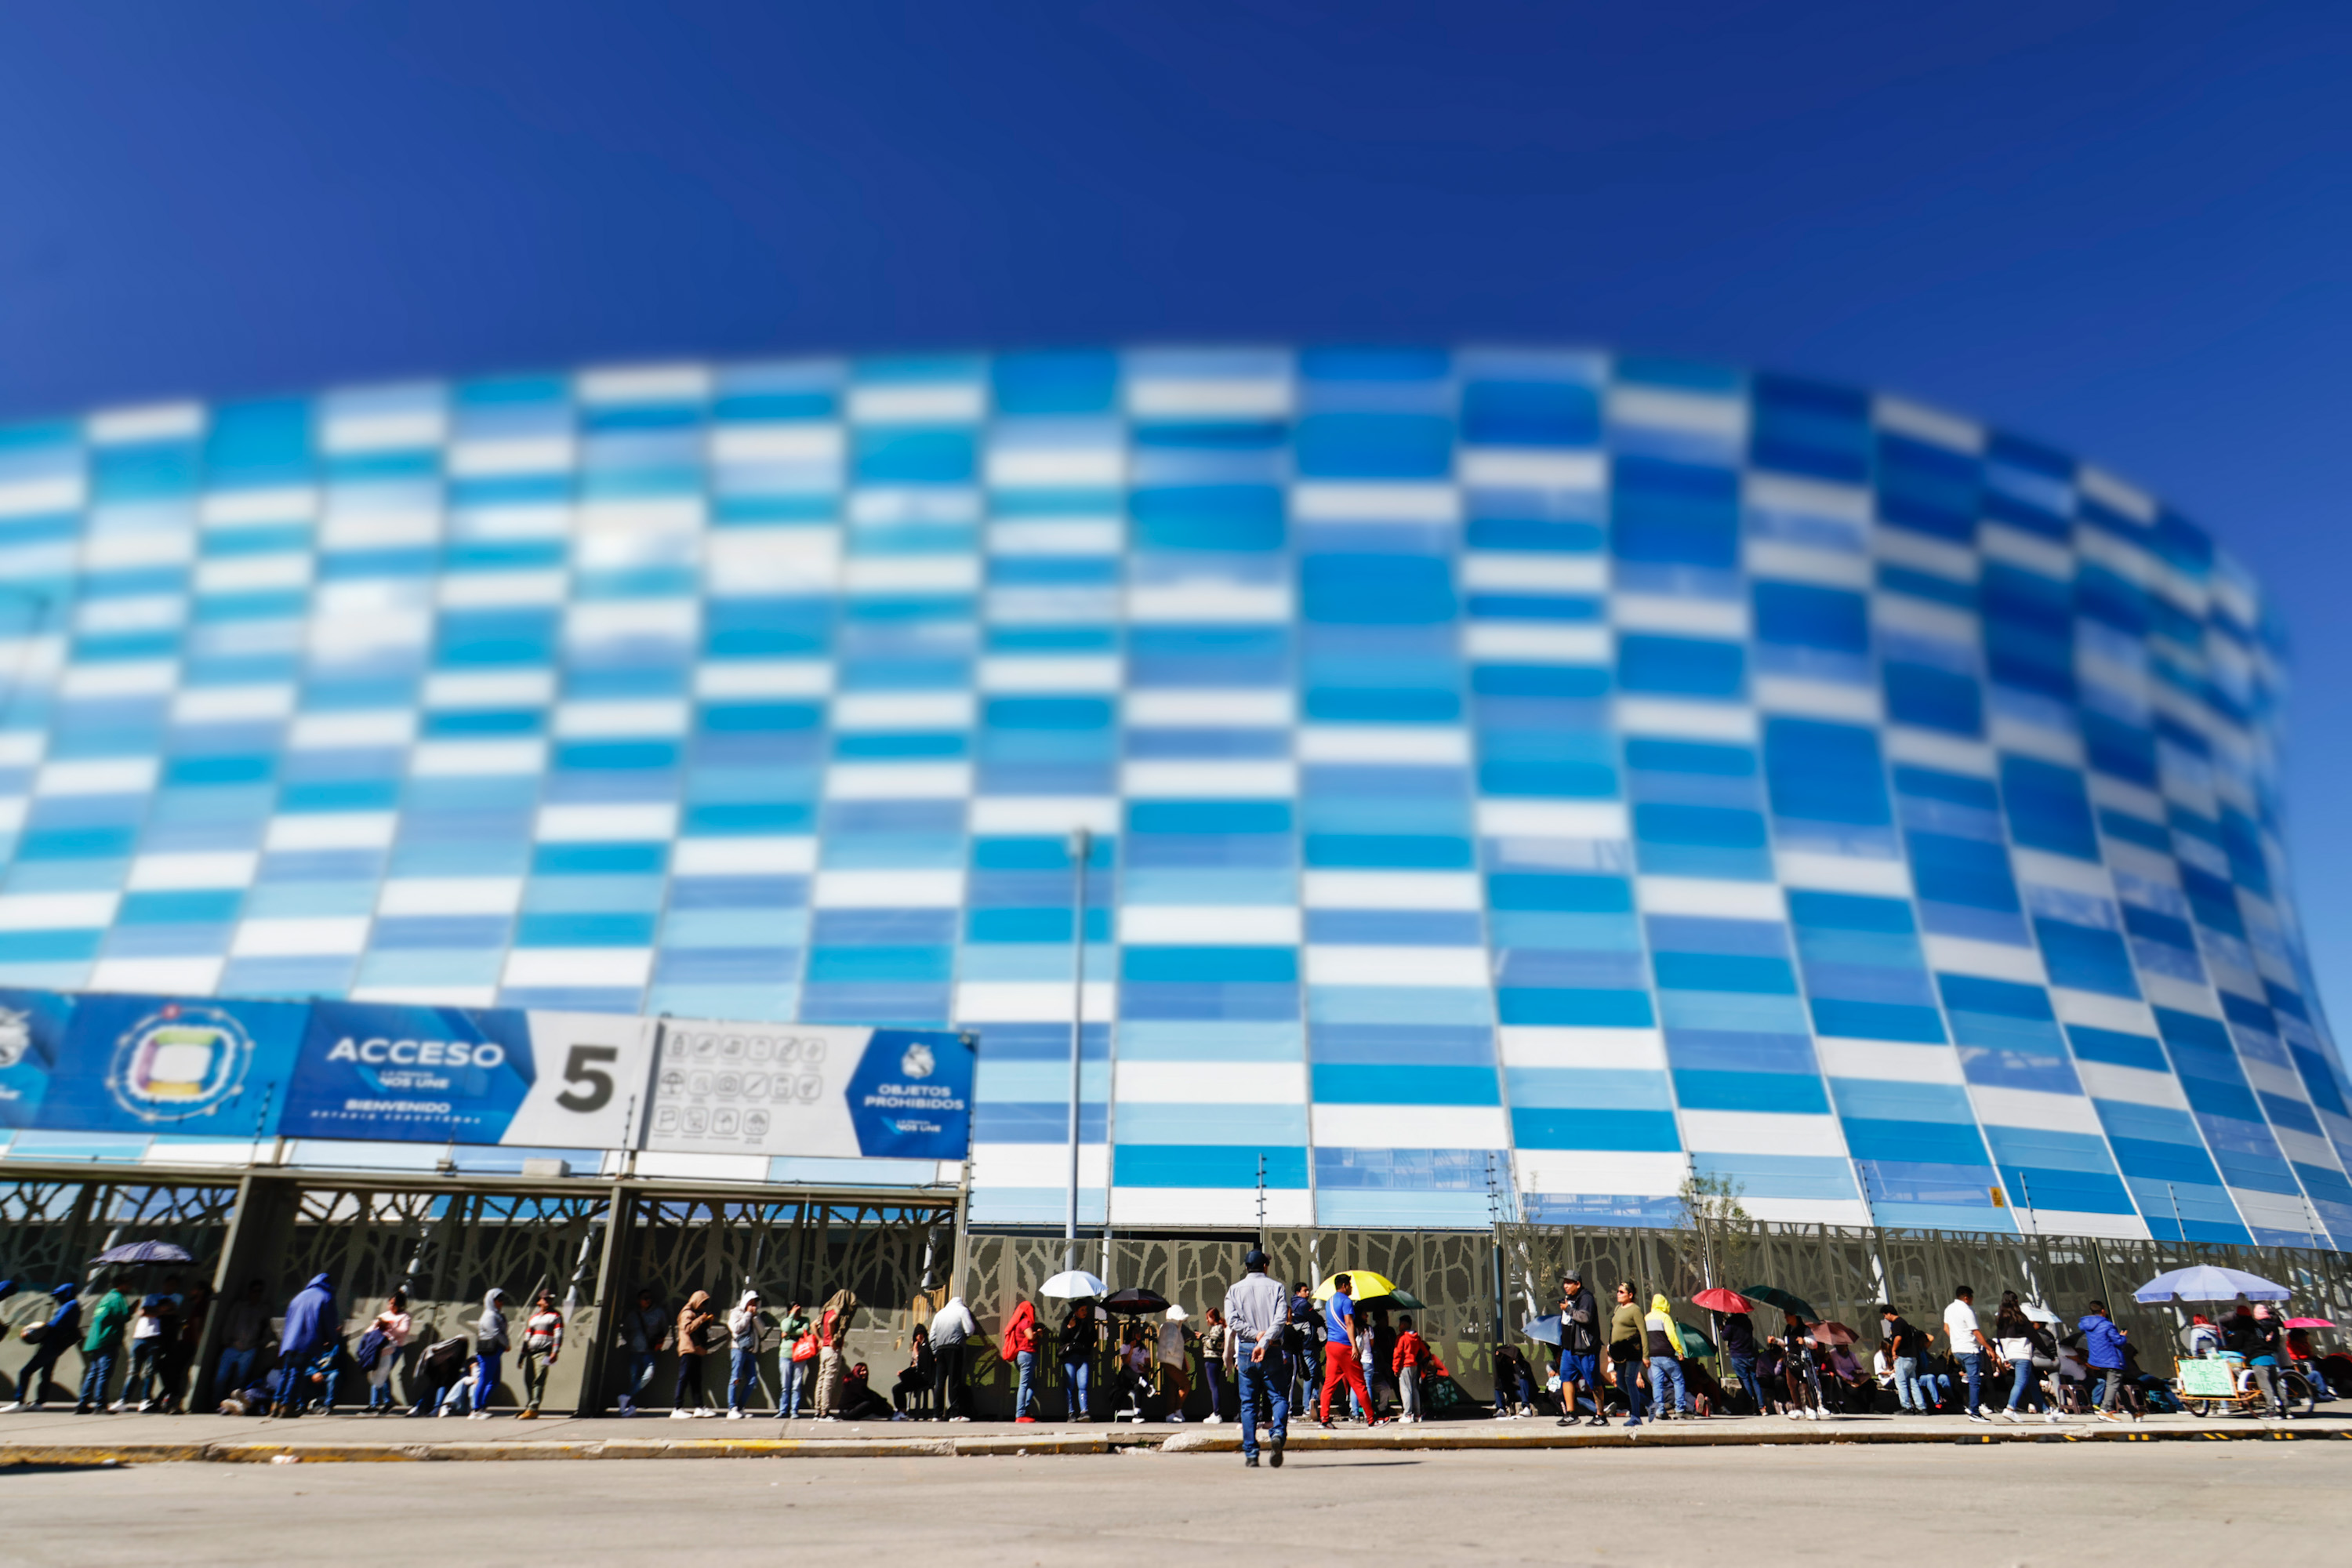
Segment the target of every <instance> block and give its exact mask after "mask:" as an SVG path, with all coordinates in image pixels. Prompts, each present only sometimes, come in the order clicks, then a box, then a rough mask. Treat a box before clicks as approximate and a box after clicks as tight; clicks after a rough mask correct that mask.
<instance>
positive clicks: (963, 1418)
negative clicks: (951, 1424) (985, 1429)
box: [948, 1415, 1184, 1421]
mask: <svg viewBox="0 0 2352 1568" xmlns="http://www.w3.org/2000/svg"><path fill="white" fill-rule="evenodd" d="M948 1419H949V1420H950V1421H969V1420H971V1416H969V1415H950V1416H949V1417H948ZM1176 1419H1177V1420H1179V1421H1181V1420H1182V1419H1184V1418H1183V1417H1182V1416H1181V1415H1179V1416H1178V1417H1176Z"/></svg>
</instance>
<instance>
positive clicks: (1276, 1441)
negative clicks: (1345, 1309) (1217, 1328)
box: [1225, 1247, 1290, 1470]
mask: <svg viewBox="0 0 2352 1568" xmlns="http://www.w3.org/2000/svg"><path fill="white" fill-rule="evenodd" d="M1242 1267H1243V1268H1245V1269H1247V1270H1248V1272H1247V1273H1245V1274H1244V1275H1243V1276H1242V1277H1241V1279H1238V1280H1236V1281H1234V1285H1233V1288H1232V1289H1228V1290H1227V1291H1226V1292H1225V1323H1226V1326H1227V1327H1229V1328H1231V1329H1232V1330H1233V1332H1232V1333H1230V1334H1227V1335H1226V1336H1225V1365H1226V1366H1227V1367H1229V1368H1230V1369H1232V1371H1233V1372H1234V1382H1235V1383H1236V1384H1239V1386H1240V1388H1241V1400H1242V1465H1243V1468H1245V1469H1252V1470H1255V1469H1256V1468H1257V1425H1258V1422H1259V1421H1260V1420H1261V1419H1263V1420H1264V1421H1265V1424H1266V1444H1267V1455H1266V1458H1267V1461H1268V1462H1269V1463H1271V1464H1272V1465H1273V1466H1274V1468H1276V1469H1277V1470H1278V1469H1280V1468H1282V1445H1283V1441H1284V1439H1285V1438H1286V1437H1287V1436H1288V1435H1289V1429H1290V1352H1289V1349H1288V1346H1287V1345H1286V1340H1287V1339H1288V1337H1289V1336H1288V1335H1287V1334H1286V1332H1285V1331H1284V1325H1285V1324H1286V1323H1287V1322H1288V1321H1289V1318H1290V1298H1289V1296H1288V1294H1287V1293H1286V1291H1285V1290H1284V1289H1283V1288H1282V1285H1281V1282H1280V1281H1278V1280H1274V1279H1267V1278H1266V1277H1265V1253H1263V1252H1261V1251H1259V1250H1258V1249H1257V1248H1256V1247H1251V1248H1250V1249H1249V1254H1248V1256H1246V1257H1244V1258H1243V1259H1242ZM1261 1412H1263V1415H1261Z"/></svg>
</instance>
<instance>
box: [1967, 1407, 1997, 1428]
mask: <svg viewBox="0 0 2352 1568" xmlns="http://www.w3.org/2000/svg"><path fill="white" fill-rule="evenodd" d="M1969 1420H1971V1421H1973V1422H1975V1423H1976V1424H1977V1425H1978V1426H1991V1425H1992V1422H1991V1421H1990V1419H1989V1418H1987V1417H1985V1416H1982V1415H1978V1414H1977V1413H1976V1412H1975V1411H1973V1410H1971V1411H1969Z"/></svg>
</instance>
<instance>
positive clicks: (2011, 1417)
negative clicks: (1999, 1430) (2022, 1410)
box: [2000, 1410, 2025, 1426]
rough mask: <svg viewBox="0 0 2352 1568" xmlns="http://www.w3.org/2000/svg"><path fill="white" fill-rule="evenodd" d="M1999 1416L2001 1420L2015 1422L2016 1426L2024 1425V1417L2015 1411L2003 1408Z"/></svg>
mask: <svg viewBox="0 0 2352 1568" xmlns="http://www.w3.org/2000/svg"><path fill="white" fill-rule="evenodd" d="M2000 1416H2001V1419H2002V1420H2004V1421H2011V1422H2014V1423H2016V1424H2017V1425H2018V1426H2024V1425H2025V1417H2024V1416H2022V1415H2019V1414H2018V1413H2017V1412H2016V1411H2014V1410H2003V1411H2002V1412H2001V1413H2000Z"/></svg>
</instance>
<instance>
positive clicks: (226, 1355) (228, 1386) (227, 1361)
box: [213, 1349, 261, 1399]
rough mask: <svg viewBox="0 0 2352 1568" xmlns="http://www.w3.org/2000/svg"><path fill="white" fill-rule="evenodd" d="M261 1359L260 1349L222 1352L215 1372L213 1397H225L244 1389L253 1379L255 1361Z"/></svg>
mask: <svg viewBox="0 0 2352 1568" xmlns="http://www.w3.org/2000/svg"><path fill="white" fill-rule="evenodd" d="M260 1359H261V1352H260V1351H259V1350H258V1349H255V1350H249V1351H239V1350H226V1351H223V1352H221V1357H220V1366H219V1368H218V1369H217V1370H215V1372H214V1373H213V1397H214V1398H215V1399H225V1398H226V1397H227V1396H228V1395H230V1394H235V1393H237V1392H239V1391H240V1390H242V1389H243V1388H244V1387H245V1386H246V1385H247V1384H250V1383H251V1382H252V1381H253V1365H254V1363H256V1362H257V1361H259V1360H260Z"/></svg>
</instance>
